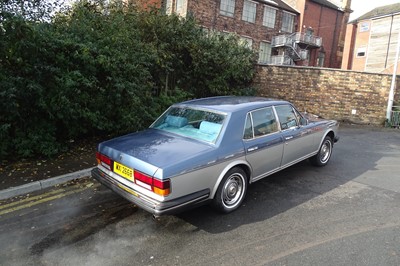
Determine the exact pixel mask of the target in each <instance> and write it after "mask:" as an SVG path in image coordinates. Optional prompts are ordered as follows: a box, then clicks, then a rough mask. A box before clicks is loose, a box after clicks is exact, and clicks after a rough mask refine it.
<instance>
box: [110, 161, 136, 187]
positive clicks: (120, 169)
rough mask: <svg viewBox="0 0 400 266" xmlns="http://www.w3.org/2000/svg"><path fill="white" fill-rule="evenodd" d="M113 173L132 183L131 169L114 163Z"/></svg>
mask: <svg viewBox="0 0 400 266" xmlns="http://www.w3.org/2000/svg"><path fill="white" fill-rule="evenodd" d="M114 172H115V173H117V174H119V175H120V176H122V177H125V178H126V179H128V180H130V181H132V182H133V169H131V168H129V167H126V166H125V165H123V164H120V163H117V162H114Z"/></svg>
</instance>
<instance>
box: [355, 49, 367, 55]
mask: <svg viewBox="0 0 400 266" xmlns="http://www.w3.org/2000/svg"><path fill="white" fill-rule="evenodd" d="M366 53H367V47H360V48H358V49H357V57H364V56H365V55H366Z"/></svg>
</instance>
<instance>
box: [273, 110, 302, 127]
mask: <svg viewBox="0 0 400 266" xmlns="http://www.w3.org/2000/svg"><path fill="white" fill-rule="evenodd" d="M282 106H289V107H290V108H291V109H292V111H293V114H294V118H295V119H294V120H295V122H296V125H293V126H290V127H289V126H288V127H287V128H284V127H283V126H282V122H281V119H280V116H279V112H278V108H279V107H282ZM274 109H275V114H276V116H277V118H278V123H279V128H280V130H281V131H286V130H292V129H295V128H298V127H300V125H301V123H300V120H301V118H303V116H302V115H301V114H300V112H299V111H297V109H296V108H295V107H294V106H293V105H291V104H290V103H288V104H280V105H275V106H274ZM291 120H293V119H291ZM291 120H288V121H287V122H285V124H288V123H289V122H290V121H291Z"/></svg>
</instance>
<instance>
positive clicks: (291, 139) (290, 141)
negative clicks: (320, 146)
mask: <svg viewBox="0 0 400 266" xmlns="http://www.w3.org/2000/svg"><path fill="white" fill-rule="evenodd" d="M274 108H275V111H276V114H277V116H278V119H279V124H280V127H281V134H282V137H283V141H284V145H283V146H284V147H283V157H282V163H281V166H282V167H286V166H288V165H291V164H294V163H297V162H299V161H301V160H304V159H305V158H307V157H308V156H309V155H310V154H311V153H312V150H313V143H314V140H313V134H312V130H311V129H310V126H307V125H301V123H300V121H301V119H300V118H301V115H300V114H299V112H297V110H296V109H294V108H293V106H292V105H290V104H285V105H277V106H275V107H274Z"/></svg>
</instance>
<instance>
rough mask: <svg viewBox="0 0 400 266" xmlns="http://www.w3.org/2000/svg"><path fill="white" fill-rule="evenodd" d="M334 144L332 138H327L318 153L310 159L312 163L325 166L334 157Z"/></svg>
mask: <svg viewBox="0 0 400 266" xmlns="http://www.w3.org/2000/svg"><path fill="white" fill-rule="evenodd" d="M332 148H333V142H332V139H331V137H329V136H326V137H325V139H324V141H323V142H322V145H321V147H320V148H319V151H318V153H317V154H316V155H315V156H313V157H311V158H310V161H311V163H312V164H313V165H315V166H325V165H326V164H327V163H328V162H329V159H330V158H331V155H332Z"/></svg>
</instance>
